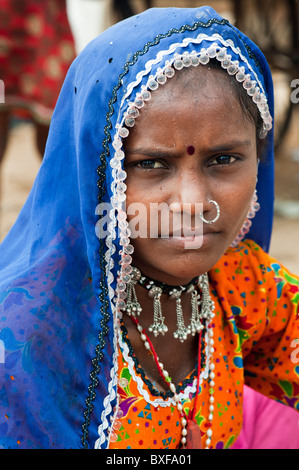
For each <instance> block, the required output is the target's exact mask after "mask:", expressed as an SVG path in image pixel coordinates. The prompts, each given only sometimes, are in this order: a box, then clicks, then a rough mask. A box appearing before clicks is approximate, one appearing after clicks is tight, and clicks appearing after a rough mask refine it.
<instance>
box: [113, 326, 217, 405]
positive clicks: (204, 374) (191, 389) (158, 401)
mask: <svg viewBox="0 0 299 470" xmlns="http://www.w3.org/2000/svg"><path fill="white" fill-rule="evenodd" d="M205 340H207V336H206V337H205ZM119 345H120V347H121V349H122V353H123V357H124V359H125V361H126V362H127V364H128V368H129V372H130V374H131V377H132V379H133V380H134V381H135V383H136V384H137V388H138V391H139V393H140V395H142V396H143V398H144V399H145V401H146V402H147V403H150V404H151V405H153V406H154V407H158V406H161V407H167V406H171V405H172V406H176V402H175V400H174V399H173V398H172V397H169V398H167V399H166V400H165V399H163V398H155V399H151V397H150V395H149V393H148V391H147V390H146V387H147V386H146V384H145V383H144V381H143V380H142V378H141V377H140V376H139V375H138V374H137V373H136V370H135V363H134V360H133V359H132V357H131V356H130V352H129V347H128V345H127V343H126V342H125V341H124V340H123V338H122V334H121V331H120V332H119ZM210 358H211V354H210V353H208V356H207V358H206V364H205V369H204V370H202V371H201V374H200V384H202V381H203V380H207V379H208V377H209V364H210ZM196 386H197V377H195V378H194V380H193V383H192V385H187V386H186V388H185V389H184V390H183V391H181V392H179V393H178V395H179V396H180V400H181V401H182V400H183V401H184V400H187V399H188V397H189V394H190V393H195V392H196V388H197V387H196Z"/></svg>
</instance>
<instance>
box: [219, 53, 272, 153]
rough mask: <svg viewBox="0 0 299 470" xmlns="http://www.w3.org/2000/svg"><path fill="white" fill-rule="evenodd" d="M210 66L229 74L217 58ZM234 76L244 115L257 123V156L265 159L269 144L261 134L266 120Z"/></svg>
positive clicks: (235, 88)
mask: <svg viewBox="0 0 299 470" xmlns="http://www.w3.org/2000/svg"><path fill="white" fill-rule="evenodd" d="M210 66H211V68H215V69H217V70H220V71H222V72H223V74H225V75H226V76H228V73H227V72H226V70H224V69H223V68H222V67H221V65H220V63H219V61H218V60H216V59H212V60H210ZM232 78H233V80H231V83H232V86H233V87H234V90H235V92H236V97H237V98H238V101H239V104H240V106H241V109H242V111H243V113H244V115H245V116H247V118H248V119H251V120H252V121H253V123H254V124H255V128H256V149H257V156H258V158H259V159H260V160H263V155H264V151H265V148H266V146H267V138H266V137H261V135H262V134H263V124H264V121H263V119H262V117H261V114H260V112H259V109H258V107H257V105H256V104H255V103H254V102H253V100H252V98H251V96H249V95H248V93H247V92H246V90H245V89H244V88H243V86H242V84H241V83H239V82H238V81H237V80H236V79H235V77H232Z"/></svg>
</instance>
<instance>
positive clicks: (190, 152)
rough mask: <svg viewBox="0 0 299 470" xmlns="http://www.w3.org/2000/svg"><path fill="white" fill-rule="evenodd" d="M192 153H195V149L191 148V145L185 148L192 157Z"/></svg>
mask: <svg viewBox="0 0 299 470" xmlns="http://www.w3.org/2000/svg"><path fill="white" fill-rule="evenodd" d="M194 152H195V148H194V147H193V145H189V146H188V147H187V153H188V155H193V154H194Z"/></svg>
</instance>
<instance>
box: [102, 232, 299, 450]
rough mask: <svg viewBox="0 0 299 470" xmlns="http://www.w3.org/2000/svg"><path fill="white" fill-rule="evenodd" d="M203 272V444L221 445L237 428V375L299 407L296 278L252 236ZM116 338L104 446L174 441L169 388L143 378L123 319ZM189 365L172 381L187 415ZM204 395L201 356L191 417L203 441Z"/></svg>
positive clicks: (156, 445) (168, 445) (164, 445)
mask: <svg viewBox="0 0 299 470" xmlns="http://www.w3.org/2000/svg"><path fill="white" fill-rule="evenodd" d="M209 277H210V290H211V296H212V298H213V300H214V302H215V313H216V316H215V318H214V319H213V328H214V340H215V346H214V347H215V352H214V363H215V366H216V367H215V371H214V372H215V375H216V378H215V387H214V400H215V401H214V418H213V421H212V431H213V435H212V439H211V445H210V448H217V449H222V448H229V447H231V446H232V444H233V443H234V441H235V440H236V438H237V436H238V434H239V433H240V430H241V427H242V403H243V385H244V383H246V384H247V385H249V386H250V387H252V388H254V389H255V390H257V391H258V392H261V393H263V394H264V395H266V396H268V397H270V398H272V399H275V400H277V401H279V402H281V403H284V404H286V405H289V406H291V407H293V408H295V409H296V410H297V411H299V279H298V277H296V276H293V275H291V274H290V273H289V271H288V270H287V269H285V268H284V267H282V266H281V265H280V264H279V263H278V262H277V261H276V260H275V259H273V258H271V257H270V256H269V255H268V254H266V253H265V252H264V251H263V250H262V249H261V248H260V247H259V246H258V245H256V244H255V243H254V242H252V241H246V242H244V243H242V244H240V245H239V247H237V248H233V249H232V248H230V249H229V250H228V251H227V252H226V254H225V255H224V256H223V257H222V258H221V260H220V261H219V262H218V263H217V265H216V266H215V267H214V268H213V269H212V270H211V271H210V272H209ZM296 340H297V341H296ZM119 343H120V354H119V360H118V366H119V382H118V394H119V409H118V411H117V413H116V416H115V419H114V422H113V424H112V428H111V433H110V446H109V448H111V449H123V448H126V449H139V448H140V449H175V448H178V447H179V445H180V439H181V424H180V418H179V412H178V410H177V408H176V406H175V402H174V400H173V398H172V393H171V392H167V393H160V392H159V391H158V390H157V389H156V388H155V386H154V384H152V383H151V382H150V381H149V380H148V378H147V377H146V374H145V372H144V371H143V370H142V368H141V367H140V365H139V362H138V358H137V357H135V355H134V351H133V350H132V348H131V345H130V342H129V339H128V338H127V335H126V330H125V328H124V327H123V328H122V331H121V334H120V342H119ZM296 345H297V346H296ZM196 370H197V369H196V368H195V369H194V372H193V373H191V374H190V375H189V376H188V377H186V379H185V380H184V381H183V382H182V383H181V384H179V385H178V386H177V393H179V394H180V397H181V402H182V404H183V407H184V410H185V412H186V414H187V415H188V413H189V411H190V410H193V406H194V397H195V393H196V382H197V377H196ZM208 399H209V381H208V373H207V370H206V364H205V358H204V357H202V360H201V374H200V387H199V397H198V400H197V409H196V413H195V420H196V422H197V424H198V426H199V427H200V430H201V435H202V445H203V448H204V447H205V444H204V443H205V440H206V432H207V429H208V428H209V426H210V423H209V421H208V415H209V400H208ZM298 416H299V415H298Z"/></svg>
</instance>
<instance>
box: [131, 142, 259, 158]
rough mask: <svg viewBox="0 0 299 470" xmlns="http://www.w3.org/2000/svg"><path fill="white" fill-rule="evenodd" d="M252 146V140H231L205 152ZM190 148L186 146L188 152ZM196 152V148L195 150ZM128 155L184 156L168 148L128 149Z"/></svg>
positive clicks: (206, 149) (207, 148) (176, 150)
mask: <svg viewBox="0 0 299 470" xmlns="http://www.w3.org/2000/svg"><path fill="white" fill-rule="evenodd" d="M251 145H252V141H251V140H250V139H246V140H231V141H229V142H225V143H223V144H219V145H216V146H211V147H210V146H207V147H206V148H205V149H204V151H209V152H212V153H217V152H225V151H230V150H233V149H236V148H240V147H250V146H251ZM187 148H188V146H186V150H187ZM195 151H196V148H195ZM125 153H126V154H130V155H143V156H146V157H153V158H163V157H165V158H169V157H178V156H180V155H181V154H182V150H180V151H178V149H175V148H172V149H170V148H169V149H166V148H154V147H153V148H152V147H148V148H146V147H137V148H128V149H126V150H125Z"/></svg>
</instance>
